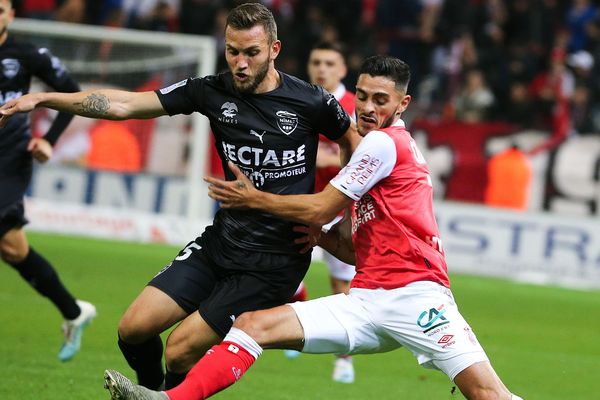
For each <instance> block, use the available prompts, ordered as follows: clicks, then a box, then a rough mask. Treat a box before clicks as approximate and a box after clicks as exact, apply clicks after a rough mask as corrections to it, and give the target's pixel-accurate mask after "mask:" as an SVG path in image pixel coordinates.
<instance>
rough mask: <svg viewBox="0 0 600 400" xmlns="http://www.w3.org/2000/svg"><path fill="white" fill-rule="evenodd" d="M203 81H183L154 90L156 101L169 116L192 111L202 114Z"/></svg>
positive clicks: (198, 79) (191, 79)
mask: <svg viewBox="0 0 600 400" xmlns="http://www.w3.org/2000/svg"><path fill="white" fill-rule="evenodd" d="M203 92H204V79H203V78H190V79H184V80H182V81H181V82H177V83H174V84H172V85H171V86H168V87H166V88H162V89H159V90H156V94H157V95H158V99H159V100H160V103H161V104H162V106H163V108H164V109H165V111H166V112H167V113H168V114H169V115H176V114H186V115H189V114H191V113H193V112H194V111H199V112H202V107H203V104H204V102H203V97H204V96H203Z"/></svg>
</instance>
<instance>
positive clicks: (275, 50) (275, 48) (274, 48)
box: [271, 40, 281, 60]
mask: <svg viewBox="0 0 600 400" xmlns="http://www.w3.org/2000/svg"><path fill="white" fill-rule="evenodd" d="M280 51H281V41H280V40H276V41H274V42H273V43H272V44H271V60H275V59H276V58H277V56H278V55H279V52H280Z"/></svg>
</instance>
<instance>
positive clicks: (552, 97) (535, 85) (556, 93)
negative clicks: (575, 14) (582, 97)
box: [529, 48, 575, 130]
mask: <svg viewBox="0 0 600 400" xmlns="http://www.w3.org/2000/svg"><path fill="white" fill-rule="evenodd" d="M574 86H575V80H574V78H573V74H572V73H571V72H570V71H569V70H568V69H567V68H566V66H565V51H564V50H563V49H561V48H555V49H554V50H553V51H552V53H551V57H550V65H549V67H548V69H547V70H546V71H543V72H541V73H539V74H537V75H536V76H535V78H534V79H533V81H532V82H531V84H530V86H529V88H530V91H531V93H532V95H533V96H534V99H535V103H536V107H537V109H538V110H539V112H540V113H541V114H542V115H543V116H544V120H543V121H542V126H541V128H545V129H549V130H550V129H552V128H553V127H554V123H555V121H554V118H555V116H556V113H557V108H558V107H562V106H564V105H565V104H566V103H568V101H569V99H570V98H571V96H572V94H573V88H574Z"/></svg>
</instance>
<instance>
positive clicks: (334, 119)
mask: <svg viewBox="0 0 600 400" xmlns="http://www.w3.org/2000/svg"><path fill="white" fill-rule="evenodd" d="M319 89H320V91H321V96H322V104H321V112H320V113H319V117H318V118H317V121H318V122H317V123H318V126H317V131H318V132H322V133H323V135H325V136H326V137H327V138H329V139H331V140H337V139H339V138H341V137H342V136H344V133H346V131H347V130H348V128H349V127H350V117H349V116H348V114H347V113H346V111H344V109H343V108H342V106H341V105H340V103H339V102H338V101H337V100H336V99H335V97H334V96H333V95H332V94H329V93H328V92H327V91H326V90H325V89H323V88H319Z"/></svg>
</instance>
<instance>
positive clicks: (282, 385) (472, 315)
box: [0, 234, 600, 400]
mask: <svg viewBox="0 0 600 400" xmlns="http://www.w3.org/2000/svg"><path fill="white" fill-rule="evenodd" d="M29 237H30V241H31V243H32V245H33V246H34V247H35V248H36V249H37V250H38V251H39V252H40V253H42V254H44V255H45V256H46V257H47V258H48V259H49V260H51V262H52V263H53V264H54V265H55V266H56V268H57V269H58V271H59V273H60V275H61V277H62V279H63V281H64V282H65V283H66V284H67V286H68V287H69V288H70V290H72V291H73V292H74V294H75V295H76V296H78V297H81V298H83V299H86V300H89V301H91V302H93V303H94V304H95V305H96V306H97V308H98V312H99V315H98V318H97V319H96V320H95V321H94V322H93V323H92V325H91V326H90V327H89V328H88V329H87V330H86V333H85V335H84V338H83V348H82V351H81V353H80V354H78V355H77V357H76V358H75V359H73V360H72V361H71V362H68V363H64V364H63V363H60V362H59V361H58V360H57V352H58V349H59V347H60V344H61V340H62V337H61V332H60V324H61V322H62V321H61V318H60V316H59V314H58V313H57V312H56V311H55V309H54V308H53V307H52V306H51V305H50V303H49V302H48V301H47V300H46V299H44V298H42V297H40V296H38V295H37V294H35V293H34V292H33V290H32V289H31V288H29V287H28V286H27V285H26V284H25V282H23V281H22V280H21V278H20V277H19V276H18V275H17V273H16V272H15V271H13V270H12V269H11V268H9V267H7V266H6V265H2V267H0V305H1V310H0V399H2V400H65V399H85V400H92V399H108V393H107V392H106V391H105V390H104V389H103V388H102V373H103V370H104V369H105V368H115V369H117V370H119V371H122V372H124V373H125V374H127V375H128V376H130V377H131V376H133V374H132V373H131V371H130V370H129V369H128V367H127V365H126V364H125V361H124V360H123V359H122V357H121V354H120V353H119V350H118V348H117V345H116V334H115V332H116V327H117V322H118V320H119V317H120V316H121V314H122V313H123V312H124V311H125V309H126V307H127V306H128V305H129V303H130V302H131V301H132V300H133V299H134V297H135V296H136V295H137V294H138V293H139V292H140V291H141V290H142V288H143V286H144V285H145V283H146V282H147V281H148V280H149V279H150V278H152V276H153V275H154V274H155V273H156V272H157V271H159V270H160V269H161V268H162V267H163V266H164V265H165V264H166V263H167V262H169V261H170V260H171V258H172V257H173V256H174V255H175V253H176V252H177V250H178V248H174V247H169V246H160V245H143V244H132V243H121V242H111V241H100V240H90V239H84V238H79V237H68V236H56V235H45V234H44V235H43V234H30V236H29ZM451 279H452V283H453V291H454V294H455V297H456V299H457V302H458V304H459V306H460V309H461V311H462V313H463V315H464V316H465V317H466V319H467V320H468V321H469V322H470V324H471V326H472V327H473V329H474V330H475V332H476V333H477V335H478V338H479V340H480V341H481V343H482V345H483V346H484V348H485V349H486V351H487V353H488V355H489V356H490V358H491V360H492V363H493V365H494V366H495V368H496V370H497V371H498V373H499V374H500V376H501V377H502V379H503V380H504V382H505V383H506V384H507V385H508V386H509V388H510V389H512V391H513V392H515V393H517V394H519V395H520V396H522V397H523V398H524V399H526V400H534V399H544V400H551V399H556V400H559V399H560V400H564V399H592V398H600V397H599V396H600V395H598V393H600V380H599V379H598V370H599V369H600V344H599V340H600V339H599V338H600V323H599V322H598V317H599V316H600V293H598V292H583V291H581V292H580V291H574V290H566V289H560V288H554V287H539V286H532V285H524V284H517V283H512V282H507V281H503V280H496V279H487V278H479V277H470V276H458V275H453V276H452V277H451ZM307 285H308V289H309V296H310V297H317V296H321V295H326V294H328V279H327V273H326V270H325V268H324V266H323V265H321V264H318V263H315V265H313V266H312V268H311V270H310V272H309V274H308V277H307ZM332 363H333V356H330V355H319V356H315V355H302V356H301V357H300V358H298V359H296V360H288V359H286V358H285V357H284V355H283V353H282V352H281V351H267V352H266V353H265V354H264V356H263V357H262V358H261V359H260V360H259V361H258V362H257V364H256V365H255V367H254V368H253V369H252V370H251V371H249V372H248V373H247V374H246V375H245V376H244V378H243V379H242V380H241V381H240V382H239V383H238V384H237V385H235V386H234V387H233V388H230V389H229V390H227V391H225V392H223V393H221V394H219V395H217V396H215V399H221V400H226V399H262V400H270V399H277V400H286V399H290V400H298V399H302V400H304V399H306V400H316V399H327V400H329V399H344V400H353V399H356V400H365V399H382V400H385V399H423V400H429V399H452V398H456V399H461V398H462V396H461V395H460V394H458V393H456V394H454V395H451V393H450V391H451V388H452V384H451V382H450V381H449V380H448V379H447V378H446V377H445V376H444V375H443V374H442V373H440V372H438V371H431V370H426V369H423V368H421V367H419V366H418V365H417V363H416V361H415V359H414V358H413V357H412V355H411V354H410V353H409V352H408V351H406V350H403V349H400V350H397V351H394V352H391V353H387V354H378V355H368V356H358V357H356V358H355V367H356V374H357V380H356V383H354V384H352V385H344V384H336V383H333V382H332V381H331V372H332Z"/></svg>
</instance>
